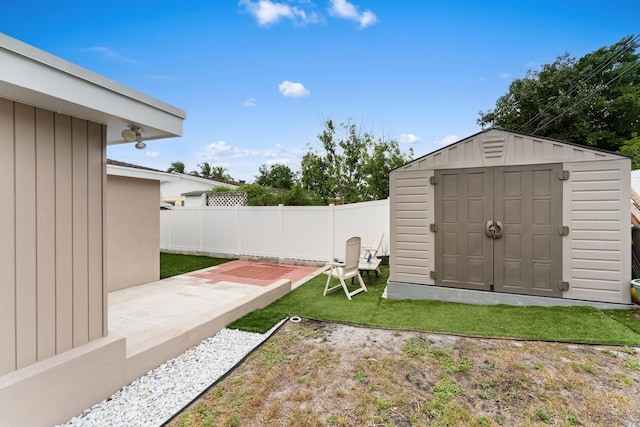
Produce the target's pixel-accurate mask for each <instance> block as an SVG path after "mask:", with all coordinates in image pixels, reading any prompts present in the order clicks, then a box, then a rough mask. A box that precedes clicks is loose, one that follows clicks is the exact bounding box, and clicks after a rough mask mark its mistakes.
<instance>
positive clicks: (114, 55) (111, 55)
mask: <svg viewBox="0 0 640 427" xmlns="http://www.w3.org/2000/svg"><path fill="white" fill-rule="evenodd" d="M80 50H81V51H84V52H95V53H99V54H100V55H102V56H103V57H105V58H108V59H115V60H117V61H122V62H129V63H131V64H141V62H140V61H138V60H137V59H134V58H130V57H128V56H125V55H123V54H122V53H120V52H118V51H116V50H113V49H111V48H110V47H106V46H90V47H85V48H82V49H80Z"/></svg>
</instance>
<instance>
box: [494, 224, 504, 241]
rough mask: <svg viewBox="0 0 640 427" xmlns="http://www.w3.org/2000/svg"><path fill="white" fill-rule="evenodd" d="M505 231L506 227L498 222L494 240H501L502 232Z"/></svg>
mask: <svg viewBox="0 0 640 427" xmlns="http://www.w3.org/2000/svg"><path fill="white" fill-rule="evenodd" d="M503 231H504V225H502V223H501V222H500V221H496V233H495V237H494V239H499V238H501V237H502V232H503Z"/></svg>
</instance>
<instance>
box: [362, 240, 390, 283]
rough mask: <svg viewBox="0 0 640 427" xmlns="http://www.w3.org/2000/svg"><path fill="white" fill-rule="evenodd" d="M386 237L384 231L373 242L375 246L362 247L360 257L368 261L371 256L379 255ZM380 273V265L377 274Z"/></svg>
mask: <svg viewBox="0 0 640 427" xmlns="http://www.w3.org/2000/svg"><path fill="white" fill-rule="evenodd" d="M383 238H384V233H380V235H379V236H378V238H377V239H376V241H375V242H374V243H373V246H363V247H362V248H361V249H360V259H362V260H363V261H368V259H369V257H371V258H375V257H377V256H378V252H379V251H380V247H381V246H382V239H383ZM378 274H380V267H377V268H376V276H377V275H378Z"/></svg>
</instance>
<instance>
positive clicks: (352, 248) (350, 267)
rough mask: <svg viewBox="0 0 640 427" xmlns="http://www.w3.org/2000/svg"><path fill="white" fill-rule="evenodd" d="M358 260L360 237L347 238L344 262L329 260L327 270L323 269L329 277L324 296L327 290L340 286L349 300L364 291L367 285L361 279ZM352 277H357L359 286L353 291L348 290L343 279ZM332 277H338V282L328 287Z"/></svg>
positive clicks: (331, 290)
mask: <svg viewBox="0 0 640 427" xmlns="http://www.w3.org/2000/svg"><path fill="white" fill-rule="evenodd" d="M359 261H360V237H352V238H350V239H348V240H347V242H346V245H345V260H344V262H330V263H328V264H327V266H328V267H330V268H329V269H328V270H325V271H324V274H326V275H327V276H329V277H327V283H326V285H325V286H324V293H323V295H324V296H326V295H327V293H328V292H333V291H335V290H336V289H338V288H340V287H341V288H342V289H343V290H344V293H345V295H347V299H349V300H351V297H352V296H354V295H356V294H359V293H360V292H366V291H367V287H366V286H365V285H364V280H362V276H360V270H359V269H358V264H359ZM354 277H357V278H358V283H359V284H360V287H358V288H357V289H355V290H353V291H349V288H347V283H346V282H345V280H346V279H351V278H354ZM333 278H336V279H338V280H339V281H340V283H339V284H337V285H335V286H333V287H331V288H330V287H329V284H330V283H331V279H333Z"/></svg>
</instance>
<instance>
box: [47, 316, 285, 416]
mask: <svg viewBox="0 0 640 427" xmlns="http://www.w3.org/2000/svg"><path fill="white" fill-rule="evenodd" d="M285 320H286V319H285ZM285 320H282V321H281V322H280V323H278V324H277V325H276V326H274V327H273V328H272V329H271V330H270V331H268V332H266V333H264V334H257V333H251V332H243V331H238V330H235V329H222V330H221V331H220V332H218V333H217V334H216V335H214V336H213V337H211V338H208V339H206V340H204V341H202V342H200V344H198V345H196V346H194V347H191V348H189V349H188V350H187V351H185V352H184V353H182V354H181V355H180V356H178V357H176V358H174V359H171V360H169V361H167V362H166V363H163V364H162V365H161V366H159V367H157V368H155V369H152V370H151V371H149V372H147V374H146V375H144V376H142V377H140V378H138V379H136V380H135V381H133V382H132V383H131V384H129V385H127V386H124V387H123V388H122V389H120V390H119V391H118V392H116V393H115V394H114V395H112V396H111V397H110V398H108V399H105V400H103V401H102V402H100V403H97V404H96V405H94V406H93V407H91V408H89V409H87V410H85V411H84V412H83V413H82V414H80V415H78V416H77V417H75V418H72V419H71V420H69V421H68V422H67V423H65V424H62V425H61V426H56V427H93V426H95V427H98V426H99V427H105V426H114V427H115V426H117V427H122V426H127V427H157V426H161V425H162V424H163V423H165V422H166V421H168V420H169V419H170V418H171V417H172V416H173V415H174V414H176V413H177V412H178V411H180V410H181V409H182V408H183V407H184V406H185V405H187V404H189V403H190V402H191V401H192V400H193V399H194V398H195V397H196V396H198V394H200V393H202V392H203V391H204V390H206V389H207V388H208V387H209V386H211V384H213V383H214V382H215V381H216V380H218V379H219V378H220V377H221V376H223V375H224V374H225V373H227V372H228V371H229V370H230V369H231V368H233V367H234V365H236V364H237V363H238V362H239V361H240V360H242V358H243V357H245V356H246V355H247V354H248V353H249V352H251V350H253V349H254V348H256V347H257V346H259V345H260V344H262V342H264V341H265V340H266V339H267V338H269V337H270V336H271V335H272V334H273V333H274V332H275V331H276V329H277V328H278V327H279V326H280V325H281V324H282V323H283V322H284V321H285Z"/></svg>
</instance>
